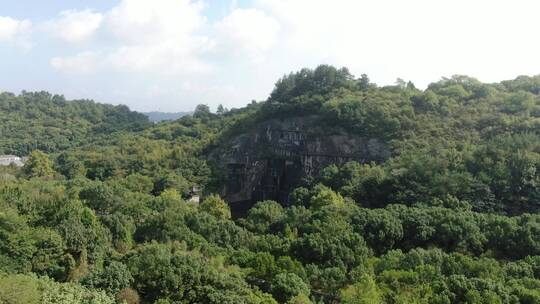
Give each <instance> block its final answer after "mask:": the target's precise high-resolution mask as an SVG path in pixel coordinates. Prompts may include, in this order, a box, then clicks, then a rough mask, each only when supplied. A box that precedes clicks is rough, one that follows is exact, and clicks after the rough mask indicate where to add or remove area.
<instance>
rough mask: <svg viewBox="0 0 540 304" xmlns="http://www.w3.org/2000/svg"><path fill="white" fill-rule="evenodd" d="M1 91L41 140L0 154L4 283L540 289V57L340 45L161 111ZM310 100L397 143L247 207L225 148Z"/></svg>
mask: <svg viewBox="0 0 540 304" xmlns="http://www.w3.org/2000/svg"><path fill="white" fill-rule="evenodd" d="M0 109H1V112H0V116H2V119H3V121H5V122H6V123H5V124H4V123H3V124H1V125H0V130H1V134H2V136H1V137H0V151H1V152H3V153H18V154H26V153H27V152H28V151H30V150H34V151H33V152H32V153H31V154H30V160H29V161H28V163H27V164H26V166H25V167H24V168H21V169H19V168H15V167H3V168H2V167H0V303H1V302H2V301H7V300H6V299H9V300H10V301H14V300H17V301H18V302H13V303H66V302H61V301H60V300H59V299H62V298H70V297H71V298H74V299H81V300H77V301H79V302H81V303H96V304H97V303H123V302H122V301H125V302H126V303H159V304H166V303H170V304H172V303H297V304H299V303H389V304H390V303H392V304H393V303H440V304H443V303H445V304H447V303H448V304H458V303H486V304H487V303H540V213H539V211H540V76H534V77H528V76H520V77H518V78H516V79H514V80H510V81H503V82H501V83H494V84H487V83H482V82H480V81H478V80H475V79H474V78H470V77H466V76H453V77H451V78H445V79H442V80H440V81H438V82H434V83H432V84H430V85H429V86H428V88H427V89H425V90H420V89H417V88H416V87H415V86H414V84H413V83H410V82H409V83H406V82H403V81H399V80H398V81H397V82H396V84H395V85H393V86H384V87H379V86H377V85H376V84H373V83H371V82H370V80H369V78H368V77H367V76H366V75H362V76H360V77H358V78H357V77H355V76H353V75H351V74H350V73H349V72H348V71H347V69H345V68H342V69H336V68H334V67H331V66H325V65H323V66H319V67H318V68H316V69H314V70H310V69H304V70H301V71H299V72H296V73H291V74H288V75H285V76H284V77H283V78H281V79H280V80H278V82H277V83H276V86H275V88H274V90H273V91H272V92H271V94H270V96H269V98H268V99H267V100H265V101H261V102H253V103H251V104H250V105H248V106H246V107H244V108H242V109H232V110H230V111H225V110H223V111H220V112H219V113H211V112H210V111H209V109H208V107H207V106H204V105H200V106H198V107H197V109H196V111H195V112H194V113H193V115H191V116H185V117H182V118H180V119H178V120H175V121H168V122H162V123H158V124H155V125H149V123H148V120H147V119H146V118H144V117H143V116H141V115H140V114H137V113H134V112H130V111H129V110H128V109H127V108H125V107H113V106H107V105H99V104H95V103H91V102H87V101H73V102H71V101H70V102H68V101H64V100H63V99H61V98H59V97H53V96H50V95H48V94H46V93H23V94H21V95H20V96H14V95H12V94H8V93H4V94H3V95H0ZM90 113H91V114H90ZM297 117H310V119H311V120H310V124H309V126H307V127H306V129H307V131H306V136H307V137H308V138H325V137H331V136H356V137H358V138H362V139H366V140H368V139H377V140H378V141H379V142H382V143H384V144H385V145H387V146H388V149H389V156H388V158H387V159H386V160H384V161H373V162H362V161H349V162H346V163H336V164H330V165H329V166H327V167H325V168H324V169H322V170H321V171H320V172H317V174H314V175H305V176H303V178H302V179H301V181H300V182H299V183H298V184H295V185H294V189H293V190H291V191H290V193H288V199H287V200H286V203H285V202H284V201H280V202H276V201H271V200H265V201H260V202H251V203H253V204H254V207H252V208H251V209H249V211H247V215H246V216H244V217H242V218H236V217H233V216H231V210H230V207H229V205H228V204H227V202H226V201H224V200H223V199H222V198H221V197H220V195H221V196H223V197H224V196H225V195H224V192H226V191H227V187H226V185H227V183H228V182H229V181H230V178H231V174H230V171H229V170H231V169H230V168H229V167H227V166H226V165H225V164H223V163H220V162H219V159H220V158H219V157H216V155H218V156H220V155H221V154H220V153H222V151H226V150H230V149H233V148H234V147H232V146H233V143H234V144H236V142H238V141H239V139H242V138H243V137H242V136H243V135H245V134H246V133H249V132H250V131H252V130H255V129H257V128H260V126H261V124H262V125H263V126H264V125H265V123H266V122H267V121H269V120H278V121H283V122H286V121H287V120H290V119H292V118H297ZM9 130H11V131H10V132H11V133H9V135H8V136H4V134H6V132H8V131H9ZM258 148H261V147H258ZM39 150H41V151H39ZM264 152H265V151H262V152H261V155H265V154H264ZM247 157H251V155H247ZM255 169H256V168H255ZM255 169H254V170H255ZM194 188H196V189H200V192H197V191H194ZM194 192H197V193H194ZM195 195H200V196H201V197H202V202H201V203H200V204H198V203H196V202H194V200H193V198H194V196H195ZM14 290H15V291H14ZM7 303H11V302H7Z"/></svg>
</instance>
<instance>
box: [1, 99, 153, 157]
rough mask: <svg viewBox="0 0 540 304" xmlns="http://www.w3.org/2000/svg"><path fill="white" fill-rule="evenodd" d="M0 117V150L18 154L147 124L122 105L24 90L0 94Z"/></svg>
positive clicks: (59, 147)
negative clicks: (17, 92) (16, 93)
mask: <svg viewBox="0 0 540 304" xmlns="http://www.w3.org/2000/svg"><path fill="white" fill-rule="evenodd" d="M0 121H2V125H0V154H15V155H21V156H24V155H28V154H30V152H31V151H34V150H41V151H44V152H47V153H49V152H56V151H59V150H65V149H68V148H71V147H74V146H78V145H80V144H82V143H86V142H88V141H89V140H91V139H92V138H93V137H96V136H101V135H104V134H110V133H112V132H117V131H137V130H142V129H144V128H147V127H149V126H150V122H149V121H148V118H147V117H146V116H144V115H143V114H139V113H135V112H131V111H130V110H129V109H128V108H127V107H126V106H111V105H104V104H97V103H94V102H93V101H90V100H76V101H67V100H65V98H64V97H63V96H59V95H51V94H49V93H47V92H34V93H32V92H25V91H23V92H22V93H21V94H20V95H18V96H16V95H14V94H11V93H1V94H0Z"/></svg>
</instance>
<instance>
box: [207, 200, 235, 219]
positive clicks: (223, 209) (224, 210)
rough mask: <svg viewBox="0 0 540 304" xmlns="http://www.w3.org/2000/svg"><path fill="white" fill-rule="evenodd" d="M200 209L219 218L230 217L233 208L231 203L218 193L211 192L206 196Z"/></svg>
mask: <svg viewBox="0 0 540 304" xmlns="http://www.w3.org/2000/svg"><path fill="white" fill-rule="evenodd" d="M199 208H200V210H201V211H203V212H206V213H209V214H211V215H213V216H215V217H217V218H219V219H230V218H231V209H230V208H229V205H228V204H227V203H226V202H225V201H224V200H222V199H221V197H219V195H217V194H211V195H209V196H207V197H205V198H204V201H203V202H202V203H201V205H200V206H199Z"/></svg>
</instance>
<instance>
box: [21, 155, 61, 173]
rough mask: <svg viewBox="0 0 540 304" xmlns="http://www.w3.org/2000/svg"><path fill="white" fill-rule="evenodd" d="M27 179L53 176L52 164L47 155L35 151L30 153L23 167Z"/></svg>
mask: <svg viewBox="0 0 540 304" xmlns="http://www.w3.org/2000/svg"><path fill="white" fill-rule="evenodd" d="M24 170H25V173H26V174H27V175H28V177H31V178H32V177H51V176H52V175H53V174H54V169H53V163H52V161H51V160H50V159H49V157H48V156H47V154H45V153H43V152H41V151H39V150H35V151H32V153H31V154H30V157H29V158H28V161H27V163H26V164H25V166H24Z"/></svg>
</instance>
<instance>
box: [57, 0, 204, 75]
mask: <svg viewBox="0 0 540 304" xmlns="http://www.w3.org/2000/svg"><path fill="white" fill-rule="evenodd" d="M202 9H203V5H202V3H200V2H191V1H189V0H153V1H147V0H122V1H121V2H120V4H119V5H118V6H116V7H114V8H112V9H111V10H110V11H108V12H106V13H104V14H97V13H91V12H90V11H86V14H85V15H89V14H91V15H92V16H93V20H94V21H96V22H94V24H93V25H94V26H93V27H92V30H91V31H90V30H88V31H84V30H83V29H82V28H79V29H80V30H79V31H74V33H75V34H81V35H78V36H79V37H82V36H84V34H91V33H93V32H95V31H96V30H97V29H98V27H100V32H102V34H103V35H106V36H107V37H108V38H109V39H103V40H104V41H108V43H109V44H108V45H103V46H102V47H101V49H99V50H97V52H93V53H92V54H93V55H92V61H94V62H98V65H99V66H102V67H109V68H112V69H115V70H118V71H126V72H131V71H138V72H154V73H165V74H175V73H205V72H208V71H209V70H211V66H210V65H209V64H208V63H205V62H204V61H203V60H202V59H201V58H200V56H201V55H203V54H204V53H205V52H207V51H208V50H210V49H211V48H212V47H213V42H212V41H211V40H210V39H209V38H208V37H206V36H204V35H200V34H198V33H197V31H198V30H199V29H201V28H202V27H203V26H204V25H205V23H206V18H205V17H204V16H203V15H202V12H201V10H202ZM98 15H99V22H97V20H98V18H97V16H98ZM73 36H77V35H73ZM98 53H99V55H97V54H98ZM88 55H89V53H88V52H86V53H83V54H79V55H76V56H74V57H68V58H55V60H54V62H56V63H57V64H56V66H54V65H53V67H55V68H58V67H61V68H62V69H63V70H68V69H71V70H72V71H73V72H85V73H86V72H89V71H90V69H88V68H87V62H88V60H89V58H88ZM60 62H62V64H58V63H60ZM52 63H53V61H51V64H52ZM64 63H65V64H64ZM78 64H80V65H81V67H78V66H77V65H78Z"/></svg>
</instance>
